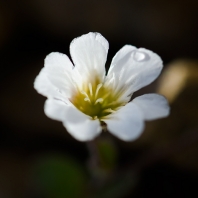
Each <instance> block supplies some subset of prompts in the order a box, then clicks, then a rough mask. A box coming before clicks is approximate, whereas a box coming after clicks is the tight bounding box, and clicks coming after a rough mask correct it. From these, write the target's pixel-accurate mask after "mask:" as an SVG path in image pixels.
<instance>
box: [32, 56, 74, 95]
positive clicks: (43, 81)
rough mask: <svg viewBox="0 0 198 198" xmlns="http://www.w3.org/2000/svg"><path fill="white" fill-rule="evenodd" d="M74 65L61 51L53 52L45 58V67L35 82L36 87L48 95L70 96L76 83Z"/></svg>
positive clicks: (41, 92)
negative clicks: (73, 80)
mask: <svg viewBox="0 0 198 198" xmlns="http://www.w3.org/2000/svg"><path fill="white" fill-rule="evenodd" d="M74 74H75V72H74V70H73V65H72V63H71V61H70V60H69V58H68V57H67V56H66V55H64V54H61V53H58V52H53V53H50V54H49V55H48V56H47V57H46V58H45V67H44V68H43V69H42V70H41V71H40V73H39V75H38V76H37V78H36V80H35V82H34V88H35V89H36V90H37V91H38V92H39V93H40V94H42V95H44V96H47V97H56V98H57V97H59V95H61V94H60V93H62V95H64V96H67V97H69V95H70V94H71V88H73V86H74V83H73V82H72V78H71V76H74Z"/></svg>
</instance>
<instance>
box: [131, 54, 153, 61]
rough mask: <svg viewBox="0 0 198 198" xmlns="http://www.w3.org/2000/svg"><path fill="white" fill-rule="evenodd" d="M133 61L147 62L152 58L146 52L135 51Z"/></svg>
mask: <svg viewBox="0 0 198 198" xmlns="http://www.w3.org/2000/svg"><path fill="white" fill-rule="evenodd" d="M133 59H134V60H135V61H137V62H145V61H148V60H149V59H150V56H149V55H148V54H147V53H145V52H140V51H134V52H133Z"/></svg>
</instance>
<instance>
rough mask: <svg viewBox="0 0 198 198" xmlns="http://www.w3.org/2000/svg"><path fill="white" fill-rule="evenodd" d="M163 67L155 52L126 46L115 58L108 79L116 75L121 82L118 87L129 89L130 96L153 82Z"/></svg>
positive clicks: (127, 93)
mask: <svg viewBox="0 0 198 198" xmlns="http://www.w3.org/2000/svg"><path fill="white" fill-rule="evenodd" d="M162 67H163V65H162V60H161V58H160V57H159V56H158V55H157V54H155V53H154V52H152V51H150V50H147V49H144V48H139V49H137V48H136V47H134V46H130V45H126V46H124V47H123V48H122V49H121V50H119V51H118V52H117V54H116V55H115V57H114V58H113V60H112V63H111V66H110V69H109V72H108V76H107V78H110V77H111V76H112V75H113V74H114V75H115V78H116V79H119V80H120V82H119V84H118V86H120V87H123V86H127V87H128V88H127V89H128V90H127V92H126V95H129V94H131V93H133V92H135V91H137V90H138V89H140V88H142V87H144V86H146V85H148V84H150V83H151V82H153V81H154V80H155V79H156V78H157V77H158V76H159V74H160V72H161V70H162ZM120 71H121V72H120Z"/></svg>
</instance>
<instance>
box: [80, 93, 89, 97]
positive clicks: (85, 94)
mask: <svg viewBox="0 0 198 198" xmlns="http://www.w3.org/2000/svg"><path fill="white" fill-rule="evenodd" d="M81 94H83V95H84V96H86V98H89V96H88V94H87V93H86V92H85V91H81Z"/></svg>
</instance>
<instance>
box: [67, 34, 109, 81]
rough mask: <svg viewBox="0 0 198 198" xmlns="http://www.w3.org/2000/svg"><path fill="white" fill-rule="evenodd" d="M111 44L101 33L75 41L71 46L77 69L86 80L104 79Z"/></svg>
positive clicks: (86, 35) (83, 36)
mask: <svg viewBox="0 0 198 198" xmlns="http://www.w3.org/2000/svg"><path fill="white" fill-rule="evenodd" d="M108 48H109V44H108V41H107V40H106V39H105V38H104V37H103V36H102V35H101V34H99V33H92V32H91V33H88V34H85V35H82V36H80V37H78V38H76V39H74V40H73V41H72V42H71V44H70V54H71V57H72V60H73V62H74V64H75V67H76V68H77V69H78V71H79V73H80V74H81V75H82V76H84V78H86V77H89V78H92V77H93V78H95V77H96V75H97V77H99V78H101V79H103V78H104V75H105V63H106V59H107V52H108Z"/></svg>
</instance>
